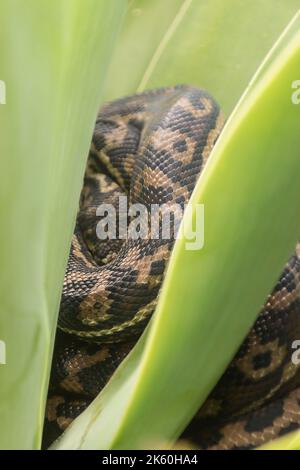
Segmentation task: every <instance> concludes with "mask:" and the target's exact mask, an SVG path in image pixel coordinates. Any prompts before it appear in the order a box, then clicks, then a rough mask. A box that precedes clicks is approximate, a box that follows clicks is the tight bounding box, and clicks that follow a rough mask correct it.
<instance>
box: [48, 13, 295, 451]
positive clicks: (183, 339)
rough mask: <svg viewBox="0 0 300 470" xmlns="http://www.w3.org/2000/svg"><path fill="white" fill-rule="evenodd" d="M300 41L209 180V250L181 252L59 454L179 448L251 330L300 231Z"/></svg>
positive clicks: (273, 59)
mask: <svg viewBox="0 0 300 470" xmlns="http://www.w3.org/2000/svg"><path fill="white" fill-rule="evenodd" d="M299 31H300V17H299V15H298V16H297V17H296V18H295V19H294V21H293V22H292V23H291V25H290V26H289V28H288V29H287V30H286V31H285V33H284V35H283V36H282V37H281V39H280V41H279V42H278V43H277V44H276V46H275V48H274V49H273V51H272V53H271V54H270V55H268V57H267V59H266V63H265V64H263V66H262V67H261V68H260V70H259V71H258V74H257V76H256V77H255V79H254V80H253V81H252V85H251V86H250V87H249V88H248V89H247V92H246V93H245V94H244V96H243V98H242V99H241V100H240V102H239V104H238V106H237V108H236V109H235V111H234V113H233V114H232V116H231V118H230V119H229V121H228V123H227V125H226V127H225V129H224V131H223V133H222V136H221V138H220V139H219V141H218V143H217V145H216V147H215V149H214V151H213V154H212V156H211V157H210V160H209V163H208V165H207V166H206V169H205V170H204V172H203V173H202V175H201V177H200V179H199V181H198V184H197V186H196V189H195V191H194V193H193V196H192V200H191V206H192V207H193V210H194V211H195V210H196V204H197V203H202V204H204V206H205V244H204V247H203V248H202V249H201V250H197V251H188V250H187V249H186V242H187V240H186V239H185V238H184V237H183V238H182V239H179V240H178V241H177V242H176V245H175V248H174V250H173V254H172V257H171V260H170V263H169V267H168V270H167V275H166V279H165V282H164V285H163V289H162V292H161V295H160V298H159V303H158V307H157V309H156V312H155V315H154V317H153V321H152V322H151V324H150V327H149V328H148V329H147V331H146V333H145V334H144V335H143V337H142V339H141V341H140V342H139V343H138V344H137V345H136V347H135V348H134V349H133V351H132V352H131V353H130V355H129V356H128V357H127V358H126V360H125V361H124V362H123V363H122V364H121V366H120V367H119V368H118V370H117V371H116V373H115V374H114V376H113V377H112V379H111V380H110V382H109V383H108V384H107V386H106V387H105V388H104V390H103V391H102V393H100V395H99V396H98V397H97V398H96V399H95V400H94V401H93V403H92V404H91V405H90V406H89V407H88V408H87V410H86V411H85V412H84V413H83V414H82V415H81V416H80V417H79V418H77V419H76V420H75V421H74V422H73V423H72V425H71V426H70V427H69V429H68V430H67V431H66V432H65V433H64V434H63V436H62V438H61V439H60V440H59V441H58V442H57V443H55V444H54V445H53V448H54V449H69V448H70V449H93V448H94V449H136V448H155V447H156V446H157V447H159V446H160V445H161V443H164V442H167V443H168V444H167V445H172V442H174V440H175V439H176V438H177V437H178V436H179V435H180V433H181V431H182V430H183V429H184V428H185V426H186V424H187V423H188V422H189V421H190V419H191V418H192V416H193V415H194V413H195V412H196V410H197V409H198V408H199V406H200V405H201V404H202V403H203V402H204V400H205V399H206V397H207V396H208V394H209V392H210V391H211V389H212V388H213V386H214V385H215V384H216V382H217V381H218V379H219V378H220V376H221V374H222V373H223V371H224V369H225V367H226V366H227V365H228V363H229V362H230V360H231V358H232V357H233V355H234V353H235V352H236V350H237V348H238V346H239V345H240V344H241V342H242V340H243V338H244V337H245V335H246V334H247V332H248V331H249V328H250V327H251V325H252V324H253V322H254V319H255V317H256V315H257V313H258V311H259V309H260V307H261V305H262V304H263V302H264V301H265V299H266V297H267V295H268V293H269V292H270V291H271V289H272V287H273V286H274V284H275V282H276V280H277V278H278V276H279V274H280V272H281V270H282V268H283V266H284V264H285V262H286V260H287V259H288V257H289V256H290V254H291V253H292V252H293V249H294V247H295V244H296V240H297V238H298V235H299V232H300V213H299V207H300V193H299V171H300V159H299V145H300V134H299V129H298V128H299V119H300V118H299V108H298V107H297V106H296V105H294V104H293V103H292V100H291V94H292V88H291V84H292V82H293V81H294V80H295V78H296V77H297V76H298V71H299V67H300V32H299ZM185 220H186V219H185ZM186 223H189V222H188V221H187V220H186Z"/></svg>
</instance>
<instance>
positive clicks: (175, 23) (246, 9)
mask: <svg viewBox="0 0 300 470" xmlns="http://www.w3.org/2000/svg"><path fill="white" fill-rule="evenodd" d="M298 8H299V2H298V0H289V1H288V2H282V1H281V0H252V1H251V2H250V1H249V2H247V3H246V5H245V1H244V0H226V1H224V0H210V1H207V0H164V1H161V0H132V1H131V2H130V4H129V7H128V10H127V14H126V18H125V22H124V25H123V27H122V31H121V36H120V40H119V41H118V44H117V48H116V49H115V52H114V55H113V58H112V62H111V66H110V70H109V75H108V80H107V89H106V97H107V98H108V99H113V98H118V97H119V96H121V95H126V94H130V93H134V92H136V91H137V90H138V91H142V90H144V89H145V88H155V87H161V86H164V85H165V86H167V85H174V84H178V83H191V84H193V85H196V86H200V87H202V88H206V89H207V90H209V91H210V92H211V93H212V94H213V95H214V96H215V98H216V99H217V100H218V102H219V103H220V104H221V106H222V108H223V110H224V111H225V112H226V113H228V114H229V113H230V112H231V111H232V109H233V107H234V106H235V105H236V103H237V101H238V99H239V98H240V96H241V94H242V93H243V91H244V90H245V88H246V86H247V85H248V82H249V80H250V79H251V77H252V76H253V74H254V73H255V71H256V69H257V67H258V66H259V64H260V63H261V61H262V60H263V58H264V56H265V55H266V54H267V52H268V50H269V49H270V48H271V46H272V45H273V43H274V41H275V40H276V39H277V37H278V36H279V34H280V33H281V31H282V30H283V29H284V28H285V26H286V25H287V24H288V22H289V21H290V19H291V18H292V17H293V15H294V14H295V13H296V12H297V10H298ZM120 70H122V80H120V79H119V77H120Z"/></svg>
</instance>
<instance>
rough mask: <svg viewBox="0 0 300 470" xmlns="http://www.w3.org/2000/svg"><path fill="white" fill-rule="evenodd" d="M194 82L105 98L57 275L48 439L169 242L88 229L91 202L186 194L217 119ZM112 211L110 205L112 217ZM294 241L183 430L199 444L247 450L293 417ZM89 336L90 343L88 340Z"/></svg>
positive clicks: (292, 425) (122, 345) (129, 324)
mask: <svg viewBox="0 0 300 470" xmlns="http://www.w3.org/2000/svg"><path fill="white" fill-rule="evenodd" d="M222 124H223V121H222V117H221V114H220V111H219V107H218V105H217V104H216V103H215V102H214V100H213V99H212V98H211V97H210V96H209V95H208V94H207V93H206V92H204V91H200V90H198V89H195V88H192V87H189V86H177V87H173V88H167V89H160V90H157V91H151V92H146V93H143V94H141V95H135V96H132V97H129V98H124V99H121V100H118V101H115V102H113V103H110V104H108V105H106V106H104V107H103V108H102V109H101V111H100V113H99V116H98V119H97V122H96V127H95V131H94V135H93V141H92V145H91V149H90V153H89V158H88V163H87V169H86V174H85V179H84V187H83V190H82V195H81V200H80V210H79V213H78V217H77V224H76V229H75V233H74V236H73V240H72V247H71V252H70V258H69V263H68V267H67V272H66V276H65V282H64V288H63V296H62V302H61V309H60V318H59V328H60V330H61V331H58V334H57V339H56V346H55V353H54V360H53V367H52V374H51V381H50V391H49V398H48V404H47V413H46V418H47V419H46V426H45V433H44V434H45V435H44V445H45V446H48V445H49V443H50V442H51V441H53V440H54V438H56V437H57V436H58V435H59V433H60V432H61V431H62V430H64V429H65V428H66V427H67V426H68V425H69V424H70V422H71V421H72V420H73V419H74V417H76V416H77V415H78V414H79V413H80V412H81V411H83V410H84V409H85V407H86V406H87V405H88V404H89V403H90V402H91V400H92V399H93V398H94V397H95V396H96V395H97V394H98V393H99V391H100V390H101V389H102V388H103V386H104V385H105V383H106V382H107V381H108V379H109V378H110V376H111V375H112V373H113V372H114V370H115V369H116V368H117V366H118V365H119V364H120V362H121V361H122V359H123V358H124V357H125V356H126V354H127V353H128V352H129V351H130V349H131V348H132V347H133V345H134V343H135V341H136V339H137V337H138V336H139V335H140V334H141V332H142V331H143V329H144V327H145V325H146V324H147V322H148V320H149V318H150V316H151V314H152V313H153V310H154V308H155V302H156V298H157V295H158V292H159V288H160V285H161V282H162V278H163V274H164V271H165V267H166V263H167V261H168V258H169V254H170V251H171V249H172V245H173V240H163V239H161V238H159V239H158V240H150V239H147V240H114V241H112V240H109V241H101V242H100V241H99V240H98V239H97V236H96V223H97V217H96V208H97V207H98V206H99V205H100V204H101V203H102V202H106V203H111V204H113V205H114V206H115V207H116V208H117V207H118V205H117V204H118V197H119V196H120V195H124V194H126V195H128V198H129V200H130V203H136V202H140V203H143V204H144V205H146V206H147V208H149V207H150V204H153V203H158V204H162V203H168V204H172V202H177V203H179V204H180V205H182V207H183V204H184V203H185V202H187V200H188V199H189V196H190V194H191V191H192V190H193V188H194V185H195V182H196V180H197V178H198V176H199V173H200V171H201V170H202V168H203V166H204V164H205V162H206V160H207V158H208V156H209V154H210V152H211V149H212V147H213V145H214V143H215V141H216V139H217V137H218V135H219V133H220V130H221V128H222ZM119 215H120V214H118V216H119ZM298 339H300V244H298V245H297V247H296V250H295V252H294V254H293V255H292V257H291V258H290V260H289V261H288V263H287V264H286V266H285V268H284V271H283V273H282V275H281V277H280V280H279V281H278V283H277V285H276V286H275V288H274V290H273V292H272V294H270V295H269V297H268V299H267V301H266V303H265V305H264V307H263V308H262V310H261V312H260V314H259V316H258V318H257V321H256V323H255V324H254V326H253V328H252V330H251V331H250V333H249V335H248V337H247V338H246V339H245V341H244V343H243V344H242V346H241V347H240V349H239V351H238V352H237V354H236V356H235V358H234V359H233V361H232V362H231V364H230V366H229V367H228V369H227V370H226V372H225V373H224V375H223V377H222V378H221V379H220V381H219V383H218V384H217V386H216V387H215V389H214V390H213V391H212V393H211V395H210V396H209V398H208V399H207V401H206V402H205V404H204V405H203V406H202V407H201V409H200V411H199V412H198V413H197V415H196V416H195V417H194V419H193V421H192V422H191V423H190V425H189V426H188V428H187V429H186V430H185V432H184V433H183V438H184V439H188V440H190V441H193V442H194V443H196V445H197V446H198V447H200V448H205V449H207V448H208V449H233V448H252V447H255V446H257V445H260V444H262V443H264V442H266V441H268V440H270V439H273V438H274V437H276V436H278V435H281V434H284V433H286V432H288V431H290V430H293V429H296V428H299V427H300V364H299V365H295V364H293V362H292V360H291V357H292V354H293V352H294V350H293V349H292V343H293V341H295V340H298ZM98 343H99V344H98Z"/></svg>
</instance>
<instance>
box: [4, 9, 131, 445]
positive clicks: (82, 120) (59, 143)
mask: <svg viewBox="0 0 300 470" xmlns="http://www.w3.org/2000/svg"><path fill="white" fill-rule="evenodd" d="M0 6H1V15H0V51H1V53H0V79H1V80H2V82H3V83H5V91H6V100H1V103H3V102H4V101H6V104H1V105H0V129H1V139H0V155H1V159H0V175H1V186H0V217H1V230H0V259H1V263H0V339H1V341H2V343H1V344H2V345H4V344H5V349H6V365H3V364H2V365H1V364H0V380H1V386H0V422H1V430H0V448H1V449H31V448H37V447H39V445H40V440H41V433H42V428H43V419H44V406H45V397H46V393H47V386H48V375H49V365H50V360H51V352H52V343H53V336H54V332H55V327H56V317H57V311H58V306H59V301H60V295H61V287H62V282H63V276H64V270H65V266H66V261H67V257H68V252H69V246H70V240H71V235H72V231H73V226H74V220H75V215H76V212H77V206H78V200H79V193H80V189H81V185H82V176H83V172H84V168H85V161H86V156H87V152H88V148H89V143H90V139H91V135H92V130H93V125H94V121H95V117H96V113H97V109H98V106H99V105H100V100H101V92H102V87H103V80H104V78H105V70H106V68H107V64H108V61H109V58H110V56H111V51H112V45H113V42H114V39H115V36H116V31H117V30H118V28H119V26H120V19H121V16H122V13H123V11H124V6H125V2H124V1H123V0H112V1H110V2H106V1H105V0H85V1H82V0H51V1H48V0H26V1H23V0H1V2H0ZM3 89H4V87H3V86H2V92H3Z"/></svg>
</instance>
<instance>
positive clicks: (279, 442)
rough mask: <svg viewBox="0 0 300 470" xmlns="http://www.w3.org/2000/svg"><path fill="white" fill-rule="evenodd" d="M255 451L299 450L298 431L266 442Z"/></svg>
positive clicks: (299, 438)
mask: <svg viewBox="0 0 300 470" xmlns="http://www.w3.org/2000/svg"><path fill="white" fill-rule="evenodd" d="M257 450H300V431H294V432H290V433H288V434H286V435H285V436H282V437H279V438H278V439H274V441H271V442H268V443H267V444H264V445H263V446H261V447H258V449H257Z"/></svg>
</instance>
